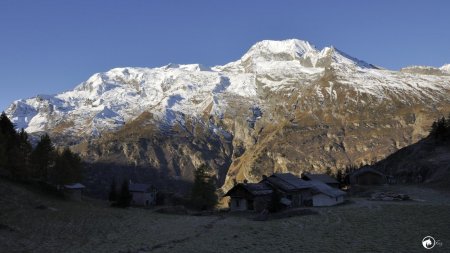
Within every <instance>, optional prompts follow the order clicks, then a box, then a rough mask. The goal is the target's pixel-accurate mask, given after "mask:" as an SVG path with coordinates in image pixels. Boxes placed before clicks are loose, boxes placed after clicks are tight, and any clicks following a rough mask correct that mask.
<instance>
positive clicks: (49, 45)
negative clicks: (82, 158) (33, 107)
mask: <svg viewBox="0 0 450 253" xmlns="http://www.w3.org/2000/svg"><path fill="white" fill-rule="evenodd" d="M449 11H450V1H445V0H443V1H437V0H430V1H425V0H424V1H413V0H409V1H406V0H396V1H392V0H390V1H381V0H377V1H351V0H346V1H299V0H297V1H287V0H286V1H283V0H277V1H275V0H274V1H264V0H260V1H242V0H227V1H214V0H209V1H206V0H205V1H195V0H194V1H185V0H184V1H182V0H180V1H170V0H166V1H156V0H155V1H145V0H120V1H112V0H109V1H100V0H85V1H81V0H70V1H69V0H68V1H61V0H53V1H49V0H40V1H35V0H29V1H23V0H1V1H0V87H1V90H0V110H2V109H4V108H6V107H7V106H8V105H9V104H10V103H11V102H12V101H13V100H16V99H20V98H26V97H31V96H34V95H36V94H54V93H58V92H61V91H65V90H68V89H72V88H73V87H74V86H75V85H77V84H79V83H81V82H82V81H84V80H86V79H87V78H88V77H89V76H90V75H92V74H93V73H95V72H101V71H106V70H108V69H111V68H114V67H121V66H122V67H123V66H140V67H155V66H161V65H165V64H167V63H170V62H172V63H202V64H204V65H209V66H212V65H217V64H224V63H227V62H230V61H233V60H236V59H238V58H239V57H240V56H241V55H242V54H244V53H245V52H246V51H247V50H248V48H249V47H250V46H251V45H253V44H254V43H255V42H257V41H260V40H263V39H277V40H281V39H289V38H299V39H303V40H308V41H310V42H311V43H312V44H314V45H316V46H317V47H318V48H321V47H324V46H329V45H334V46H335V47H337V48H339V49H340V50H342V51H344V52H346V53H347V54H350V55H352V56H354V57H357V58H360V59H362V60H365V61H367V62H369V63H372V64H376V65H380V66H383V67H386V68H390V69H399V68H401V67H403V66H407V65H413V64H414V65H431V66H441V65H443V64H445V63H450V27H449V25H450V15H449Z"/></svg>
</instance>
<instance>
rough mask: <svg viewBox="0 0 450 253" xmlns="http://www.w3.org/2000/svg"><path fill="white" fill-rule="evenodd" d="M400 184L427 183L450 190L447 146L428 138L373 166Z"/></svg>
mask: <svg viewBox="0 0 450 253" xmlns="http://www.w3.org/2000/svg"><path fill="white" fill-rule="evenodd" d="M373 167H375V168H376V169H379V170H380V171H383V172H384V173H386V174H387V175H392V176H394V177H395V178H396V179H397V181H399V182H400V183H429V184H432V185H435V186H438V187H440V188H445V189H450V143H449V142H448V141H447V142H443V141H438V140H436V139H435V138H433V137H431V136H429V137H427V138H424V139H422V140H420V141H419V142H417V143H414V144H412V145H409V146H407V147H404V148H402V149H400V150H398V151H396V152H394V153H393V154H391V155H389V156H388V157H386V158H385V159H383V160H381V161H379V162H377V163H376V164H374V165H373Z"/></svg>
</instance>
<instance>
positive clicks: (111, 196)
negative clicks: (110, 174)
mask: <svg viewBox="0 0 450 253" xmlns="http://www.w3.org/2000/svg"><path fill="white" fill-rule="evenodd" d="M108 199H109V201H110V202H116V201H117V185H116V178H113V180H112V182H111V187H110V188H109V196H108Z"/></svg>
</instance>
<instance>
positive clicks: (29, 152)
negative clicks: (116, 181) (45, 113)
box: [0, 112, 82, 185]
mask: <svg viewBox="0 0 450 253" xmlns="http://www.w3.org/2000/svg"><path fill="white" fill-rule="evenodd" d="M81 168H82V164H81V159H80V157H79V156H78V155H77V154H75V153H73V152H72V151H71V150H70V149H69V148H64V149H63V150H62V151H58V150H57V149H55V147H54V145H53V143H52V141H51V139H50V137H49V136H48V135H47V134H44V135H43V136H41V138H40V140H39V142H38V143H37V145H36V146H35V147H34V148H33V147H32V145H31V143H30V140H29V137H28V134H27V133H26V132H25V131H24V130H23V129H21V130H20V132H17V131H16V130H15V126H14V124H13V123H12V122H11V120H10V119H9V118H8V117H7V115H6V114H5V113H4V112H3V113H2V114H1V115H0V169H2V170H3V171H4V173H2V174H4V175H6V176H8V177H10V178H11V179H14V180H18V181H24V182H29V181H39V182H45V183H50V184H53V185H64V184H70V183H75V182H79V181H80V180H81ZM5 172H6V174H5Z"/></svg>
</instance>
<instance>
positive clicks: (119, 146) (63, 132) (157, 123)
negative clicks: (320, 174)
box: [7, 40, 450, 190]
mask: <svg viewBox="0 0 450 253" xmlns="http://www.w3.org/2000/svg"><path fill="white" fill-rule="evenodd" d="M410 70H411V68H410ZM433 71H434V70H433ZM433 71H426V73H425V74H424V73H422V72H420V71H419V72H417V71H401V72H397V71H389V70H383V69H379V68H377V67H375V66H373V65H371V64H368V63H366V62H364V61H361V60H358V59H355V58H353V57H350V56H348V55H346V54H345V53H343V52H341V51H339V50H338V49H336V48H333V47H326V48H324V49H322V50H317V49H315V48H314V46H312V45H311V44H309V43H308V42H305V41H301V40H286V41H262V42H259V43H257V44H255V45H254V46H252V47H251V48H250V50H249V51H248V52H247V53H246V54H245V55H244V56H243V57H242V58H241V59H239V60H237V61H235V62H231V63H228V64H226V65H223V66H216V67H213V68H207V67H204V66H201V65H198V64H191V65H176V64H169V65H167V66H164V67H161V68H153V69H149V68H117V69H113V70H110V71H108V72H105V73H99V74H95V75H93V76H92V77H91V78H89V79H88V80H87V81H86V82H84V83H82V84H80V85H79V86H77V87H76V88H75V89H74V90H73V91H68V92H64V93H61V94H58V95H55V96H37V97H35V98H30V99H26V100H20V101H16V102H14V104H12V105H11V106H10V107H9V108H8V110H7V113H8V115H9V116H10V117H11V118H12V119H13V120H14V122H15V123H16V124H17V126H18V127H23V128H26V130H27V131H28V132H31V133H35V134H38V133H40V132H42V131H48V132H50V133H51V135H52V137H53V138H54V139H55V140H56V141H57V143H58V144H60V145H67V144H69V145H71V146H73V148H74V149H75V150H77V151H78V152H80V153H81V154H82V155H83V157H84V158H85V159H86V160H87V161H89V162H93V164H95V163H111V164H113V167H114V166H116V167H121V166H122V167H124V166H126V167H130V168H132V167H139V168H143V170H146V169H147V170H148V171H152V177H150V178H151V179H153V180H156V181H162V182H164V181H165V180H175V181H176V180H179V181H190V180H192V171H193V169H194V168H195V167H197V166H198V165H199V164H201V163H207V164H209V165H210V166H211V167H212V168H214V169H215V171H216V173H217V179H218V184H219V185H222V186H223V189H224V190H226V189H228V188H229V187H230V186H231V184H232V181H233V180H234V179H237V180H243V179H248V180H250V181H256V180H259V179H260V178H261V176H262V174H269V173H271V172H273V171H291V172H294V173H301V172H303V171H323V170H325V169H326V168H327V167H330V168H332V169H335V168H342V167H344V166H346V165H348V164H360V163H369V162H372V161H377V160H379V159H381V158H384V157H385V156H386V155H388V154H390V153H392V152H394V151H396V150H398V149H400V148H402V147H404V146H407V145H409V144H412V143H414V142H416V141H418V140H420V139H421V138H422V137H424V136H425V135H427V133H428V127H429V125H430V124H431V122H432V121H433V120H434V119H436V118H437V117H438V116H440V115H443V114H445V115H446V114H447V113H448V112H450V96H449V95H450V76H449V75H447V74H445V73H448V72H446V71H447V68H446V67H445V66H444V67H442V68H441V69H439V75H437V74H436V73H434V72H433ZM436 71H437V70H436ZM94 167H95V165H94ZM111 171H114V169H112V170H111Z"/></svg>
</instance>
